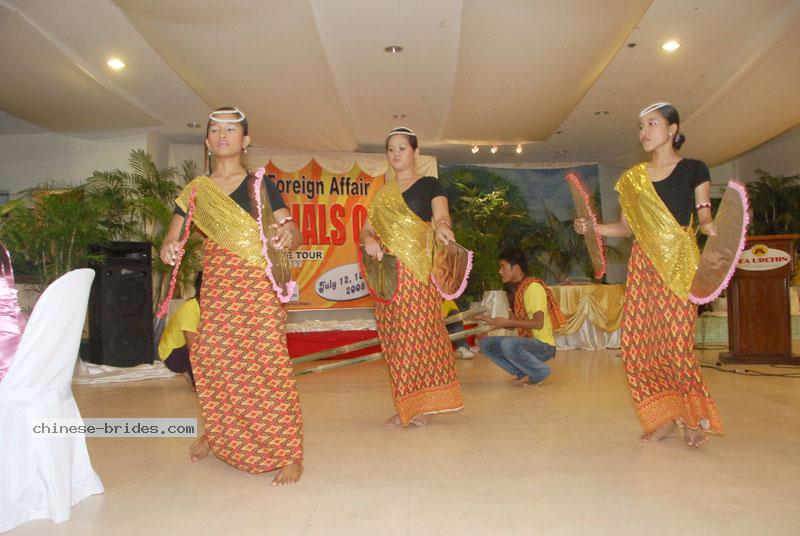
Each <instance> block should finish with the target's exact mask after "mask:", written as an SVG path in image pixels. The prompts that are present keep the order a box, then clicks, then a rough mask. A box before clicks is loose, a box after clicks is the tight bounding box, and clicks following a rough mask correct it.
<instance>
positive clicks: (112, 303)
mask: <svg viewBox="0 0 800 536" xmlns="http://www.w3.org/2000/svg"><path fill="white" fill-rule="evenodd" d="M92 249H93V251H94V252H96V253H101V254H103V255H104V256H105V261H103V262H102V264H98V265H96V266H95V267H94V269H95V277H94V282H93V283H92V293H91V294H90V296H89V361H91V362H92V363H97V364H100V365H111V366H115V367H132V366H135V365H139V364H142V363H152V362H153V344H154V342H153V279H152V277H151V269H150V267H151V259H150V251H151V245H150V242H107V243H104V244H100V245H97V246H95V247H94V248H92Z"/></svg>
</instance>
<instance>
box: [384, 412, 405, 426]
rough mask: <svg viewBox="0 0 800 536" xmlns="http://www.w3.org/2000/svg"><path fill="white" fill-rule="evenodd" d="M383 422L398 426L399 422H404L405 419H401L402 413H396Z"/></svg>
mask: <svg viewBox="0 0 800 536" xmlns="http://www.w3.org/2000/svg"><path fill="white" fill-rule="evenodd" d="M383 422H384V424H388V425H389V426H397V425H398V424H403V421H401V420H400V415H398V414H397V413H395V414H394V415H392V416H391V417H389V418H388V419H386V420H385V421H383Z"/></svg>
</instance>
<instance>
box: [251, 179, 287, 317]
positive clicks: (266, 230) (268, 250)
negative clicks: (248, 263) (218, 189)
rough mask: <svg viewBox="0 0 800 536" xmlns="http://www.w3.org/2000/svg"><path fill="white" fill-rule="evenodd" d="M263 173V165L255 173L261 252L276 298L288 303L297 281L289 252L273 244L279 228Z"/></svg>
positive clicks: (256, 214) (256, 210)
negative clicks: (293, 278) (293, 275)
mask: <svg viewBox="0 0 800 536" xmlns="http://www.w3.org/2000/svg"><path fill="white" fill-rule="evenodd" d="M264 173H265V169H264V168H263V167H262V168H259V170H258V171H256V173H255V176H256V177H257V179H256V180H257V182H256V188H257V189H258V192H259V194H258V195H257V196H256V200H257V205H258V206H257V207H255V216H256V218H257V219H258V225H259V232H260V233H261V241H262V254H263V255H264V256H265V257H266V260H267V261H268V262H267V269H266V273H267V277H269V279H270V282H271V283H272V287H273V289H274V290H275V293H276V294H277V295H278V299H279V300H280V301H281V303H289V302H290V301H291V299H292V294H293V293H294V289H295V287H296V286H297V282H296V281H293V280H292V265H291V262H289V252H288V251H284V250H280V249H277V248H276V247H275V246H274V244H275V241H274V240H273V239H274V238H275V237H276V236H277V233H278V230H279V229H278V228H277V227H275V223H276V222H275V215H274V214H273V212H272V206H271V205H270V201H269V195H268V194H267V189H266V187H265V185H264V182H263V180H264ZM267 180H269V179H267Z"/></svg>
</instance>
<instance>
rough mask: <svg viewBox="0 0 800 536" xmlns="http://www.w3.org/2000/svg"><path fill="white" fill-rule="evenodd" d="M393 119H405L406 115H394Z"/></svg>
mask: <svg viewBox="0 0 800 536" xmlns="http://www.w3.org/2000/svg"><path fill="white" fill-rule="evenodd" d="M392 117H393V118H394V119H405V118H406V114H394V115H392Z"/></svg>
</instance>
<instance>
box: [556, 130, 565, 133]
mask: <svg viewBox="0 0 800 536" xmlns="http://www.w3.org/2000/svg"><path fill="white" fill-rule="evenodd" d="M563 133H564V131H563V130H556V134H563Z"/></svg>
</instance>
